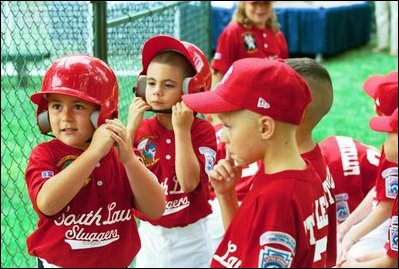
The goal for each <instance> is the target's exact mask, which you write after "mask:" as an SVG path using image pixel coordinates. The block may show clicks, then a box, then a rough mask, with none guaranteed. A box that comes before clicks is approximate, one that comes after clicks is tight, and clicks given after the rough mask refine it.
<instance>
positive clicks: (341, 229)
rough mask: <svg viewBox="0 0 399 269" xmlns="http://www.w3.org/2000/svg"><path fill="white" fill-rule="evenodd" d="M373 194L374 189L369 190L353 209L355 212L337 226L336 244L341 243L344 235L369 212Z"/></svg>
mask: <svg viewBox="0 0 399 269" xmlns="http://www.w3.org/2000/svg"><path fill="white" fill-rule="evenodd" d="M374 194H375V187H373V188H371V189H370V191H369V193H368V194H367V195H366V197H364V199H363V200H362V202H361V203H360V204H359V205H358V206H357V207H356V208H355V210H354V211H353V212H352V213H351V214H350V215H349V216H348V218H347V219H346V220H345V221H344V222H343V223H341V224H339V225H338V228H337V239H338V242H341V241H342V240H343V239H344V237H345V234H346V233H347V232H348V231H349V230H350V229H351V227H352V226H353V225H355V224H356V223H359V222H360V221H361V220H362V219H364V218H365V217H366V216H367V215H368V214H369V213H370V212H371V208H372V202H373V196H374Z"/></svg>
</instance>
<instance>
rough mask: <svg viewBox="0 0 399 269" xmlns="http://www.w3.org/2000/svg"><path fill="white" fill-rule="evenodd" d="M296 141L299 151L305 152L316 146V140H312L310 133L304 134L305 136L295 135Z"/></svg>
mask: <svg viewBox="0 0 399 269" xmlns="http://www.w3.org/2000/svg"><path fill="white" fill-rule="evenodd" d="M296 141H297V144H298V149H299V153H300V154H303V153H307V152H309V151H312V150H313V149H314V147H315V146H316V142H315V141H314V140H313V137H312V135H305V136H300V135H297V136H296Z"/></svg>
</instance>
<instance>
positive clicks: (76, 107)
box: [74, 105, 84, 110]
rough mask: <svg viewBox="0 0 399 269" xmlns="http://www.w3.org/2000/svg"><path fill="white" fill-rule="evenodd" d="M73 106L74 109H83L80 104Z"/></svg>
mask: <svg viewBox="0 0 399 269" xmlns="http://www.w3.org/2000/svg"><path fill="white" fill-rule="evenodd" d="M74 108H75V109H76V110H82V109H84V106H82V105H75V106H74Z"/></svg>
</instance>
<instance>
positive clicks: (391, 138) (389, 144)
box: [384, 133, 398, 163]
mask: <svg viewBox="0 0 399 269" xmlns="http://www.w3.org/2000/svg"><path fill="white" fill-rule="evenodd" d="M384 152H385V156H386V158H387V160H388V161H390V162H394V163H398V135H397V134H394V133H389V134H388V136H387V138H386V139H385V143H384Z"/></svg>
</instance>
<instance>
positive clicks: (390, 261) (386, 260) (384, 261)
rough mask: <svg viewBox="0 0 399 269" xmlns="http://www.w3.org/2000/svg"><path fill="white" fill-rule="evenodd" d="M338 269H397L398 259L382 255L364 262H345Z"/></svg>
mask: <svg viewBox="0 0 399 269" xmlns="http://www.w3.org/2000/svg"><path fill="white" fill-rule="evenodd" d="M339 267H340V268H398V259H394V258H392V257H389V256H388V255H384V256H382V257H379V258H377V259H374V260H370V261H366V262H345V263H343V264H342V265H341V266H339Z"/></svg>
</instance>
